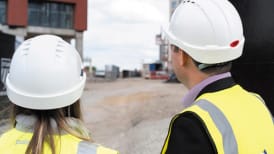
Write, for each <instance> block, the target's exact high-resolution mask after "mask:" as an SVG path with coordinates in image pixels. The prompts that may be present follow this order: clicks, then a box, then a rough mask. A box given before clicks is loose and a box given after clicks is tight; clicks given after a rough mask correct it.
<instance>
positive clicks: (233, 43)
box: [230, 40, 240, 48]
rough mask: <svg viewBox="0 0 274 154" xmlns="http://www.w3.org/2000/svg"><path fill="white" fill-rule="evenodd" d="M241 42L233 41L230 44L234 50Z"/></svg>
mask: <svg viewBox="0 0 274 154" xmlns="http://www.w3.org/2000/svg"><path fill="white" fill-rule="evenodd" d="M239 42H240V41H239V40H236V41H233V42H232V43H230V46H231V47H232V48H233V47H236V46H237V45H238V44H239Z"/></svg>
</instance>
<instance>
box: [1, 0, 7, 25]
mask: <svg viewBox="0 0 274 154" xmlns="http://www.w3.org/2000/svg"><path fill="white" fill-rule="evenodd" d="M4 23H6V1H5V0H0V24H4Z"/></svg>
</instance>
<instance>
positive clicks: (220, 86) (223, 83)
mask: <svg viewBox="0 0 274 154" xmlns="http://www.w3.org/2000/svg"><path fill="white" fill-rule="evenodd" d="M234 85H236V83H235V82H234V80H233V78H232V77H227V78H223V79H220V80H217V81H215V82H213V83H211V84H209V85H207V86H206V87H205V88H203V89H202V90H201V91H200V93H199V94H198V95H197V97H196V99H197V98H198V97H199V96H201V95H203V94H205V93H210V92H216V91H220V90H224V89H227V88H230V87H233V86H234Z"/></svg>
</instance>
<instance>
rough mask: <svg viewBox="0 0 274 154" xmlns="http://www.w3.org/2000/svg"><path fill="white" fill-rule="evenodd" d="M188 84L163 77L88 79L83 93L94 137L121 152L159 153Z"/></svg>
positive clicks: (87, 122) (179, 108)
mask: <svg viewBox="0 0 274 154" xmlns="http://www.w3.org/2000/svg"><path fill="white" fill-rule="evenodd" d="M185 93H186V88H185V87H184V86H183V85H182V84H167V83H163V81H160V80H144V79H141V78H137V79H119V80H117V81H114V82H100V83H94V82H88V83H87V86H86V91H85V94H84V96H83V97H82V101H83V109H84V119H85V123H86V124H87V126H88V127H89V129H90V130H91V132H92V134H93V139H94V140H95V141H96V142H98V143H100V144H102V145H105V146H108V147H111V148H114V149H117V150H119V151H120V153H121V154H159V153H160V151H161V148H162V145H163V142H164V140H165V137H166V134H167V130H168V126H169V122H170V119H171V118H172V116H173V115H174V114H176V113H178V112H180V111H181V110H182V109H183V105H182V103H181V102H180V101H181V99H182V97H183V95H184V94H185Z"/></svg>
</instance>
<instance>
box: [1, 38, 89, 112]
mask: <svg viewBox="0 0 274 154" xmlns="http://www.w3.org/2000/svg"><path fill="white" fill-rule="evenodd" d="M85 80H86V76H85V74H84V73H83V72H82V62H81V58H80V56H79V54H78V52H77V51H76V49H75V48H74V47H73V46H72V45H70V44H68V43H67V42H65V41H64V40H62V39H61V38H60V37H57V36H54V35H40V36H37V37H33V38H31V39H28V40H26V41H24V42H23V43H22V44H21V45H20V46H19V48H18V49H17V50H16V51H15V53H14V55H13V58H12V61H11V65H10V73H9V74H8V76H7V79H6V83H7V95H8V97H9V99H10V100H11V101H12V102H13V103H14V104H16V105H18V106H21V107H25V108H29V109H38V110H47V109H56V108H61V107H65V106H68V105H71V104H73V103H74V102H75V101H76V100H78V99H79V98H80V97H81V95H82V92H83V89H84V85H85Z"/></svg>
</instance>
